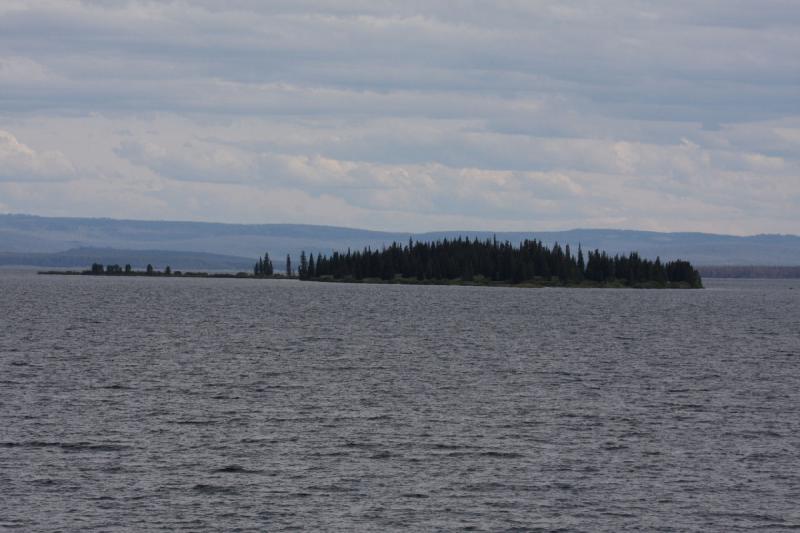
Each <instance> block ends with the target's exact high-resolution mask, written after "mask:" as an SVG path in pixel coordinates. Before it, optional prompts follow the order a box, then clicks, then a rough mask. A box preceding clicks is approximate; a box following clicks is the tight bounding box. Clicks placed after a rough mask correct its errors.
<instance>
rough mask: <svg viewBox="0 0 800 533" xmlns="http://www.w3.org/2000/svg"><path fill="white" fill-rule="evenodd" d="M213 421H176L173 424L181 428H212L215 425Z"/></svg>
mask: <svg viewBox="0 0 800 533" xmlns="http://www.w3.org/2000/svg"><path fill="white" fill-rule="evenodd" d="M216 423H217V422H216V421H215V420H176V421H175V422H173V424H178V425H181V426H212V425H214V424H216Z"/></svg>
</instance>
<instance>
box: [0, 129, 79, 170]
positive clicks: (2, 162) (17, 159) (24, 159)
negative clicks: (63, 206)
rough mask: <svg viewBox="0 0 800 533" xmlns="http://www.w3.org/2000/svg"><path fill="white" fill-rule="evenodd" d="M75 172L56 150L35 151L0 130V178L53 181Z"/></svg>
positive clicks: (70, 164)
mask: <svg viewBox="0 0 800 533" xmlns="http://www.w3.org/2000/svg"><path fill="white" fill-rule="evenodd" d="M74 174H75V169H74V168H73V166H72V163H70V161H69V160H68V159H67V158H65V157H64V154H62V153H60V152H57V151H45V152H37V151H36V150H33V149H32V148H30V147H29V146H27V145H25V144H23V143H21V142H20V141H19V140H18V139H17V138H16V137H14V136H13V135H12V134H11V133H9V132H7V131H3V130H0V180H2V181H34V180H36V181H41V180H44V181H53V180H62V179H68V178H70V177H71V176H73V175H74Z"/></svg>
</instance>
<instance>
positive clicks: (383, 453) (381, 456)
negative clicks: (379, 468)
mask: <svg viewBox="0 0 800 533" xmlns="http://www.w3.org/2000/svg"><path fill="white" fill-rule="evenodd" d="M391 456H392V454H391V453H389V452H387V451H386V450H384V451H380V452H378V453H376V454H374V455H372V456H371V457H370V459H389V458H390V457H391Z"/></svg>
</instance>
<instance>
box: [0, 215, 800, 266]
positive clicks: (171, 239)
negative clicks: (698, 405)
mask: <svg viewBox="0 0 800 533" xmlns="http://www.w3.org/2000/svg"><path fill="white" fill-rule="evenodd" d="M495 234H496V236H497V238H498V239H499V240H509V241H511V242H514V243H519V242H520V241H522V240H523V239H530V238H536V239H539V240H542V241H543V242H544V243H545V244H547V245H551V244H552V243H554V242H559V243H561V244H562V245H563V244H569V245H570V246H572V247H574V248H577V246H578V244H581V245H582V246H583V248H584V249H595V248H599V249H601V250H606V251H608V252H611V253H626V252H630V251H638V252H639V253H640V254H641V255H642V256H644V257H649V258H655V257H656V256H660V257H661V258H662V259H688V260H690V261H692V262H693V263H695V264H696V265H715V266H727V265H773V266H791V265H800V237H798V236H794V235H755V236H751V237H737V236H732V235H715V234H707V233H658V232H651V231H631V230H613V229H575V230H569V231H541V232H537V231H531V232H496V233H494V232H491V231H467V230H464V231H441V232H429V233H406V232H380V231H369V230H362V229H352V228H340V227H334V226H311V225H301V224H220V223H210V222H162V221H142V220H116V219H105V218H101V219H98V218H51V217H38V216H31V215H0V252H14V253H18V254H31V253H54V252H67V251H68V250H69V251H70V253H71V254H73V256H75V255H74V254H75V253H76V250H80V249H86V248H95V249H96V248H104V249H113V250H116V251H120V252H121V251H122V250H138V251H142V252H144V251H149V253H155V252H156V251H159V250H168V251H169V252H170V253H172V252H192V253H200V254H216V255H217V256H227V257H226V258H225V259H222V258H219V257H218V260H219V261H222V262H225V261H228V262H231V264H235V265H242V263H241V261H243V260H244V258H250V261H251V262H252V261H253V260H254V259H255V258H256V257H257V256H259V255H262V254H263V253H264V252H265V251H269V253H270V255H271V256H272V257H273V258H274V259H275V260H276V266H277V265H279V264H281V262H282V259H283V258H284V257H285V256H286V254H287V253H289V254H291V255H292V256H293V257H294V258H296V257H297V256H298V255H299V253H300V251H301V250H305V251H306V252H311V253H315V254H317V253H319V252H323V253H330V252H331V251H332V250H334V249H335V250H346V249H347V248H352V249H359V248H363V247H364V246H371V247H373V248H374V247H381V246H383V245H388V244H390V243H391V242H393V241H401V242H405V241H408V239H409V238H410V237H413V238H414V239H415V240H436V239H441V238H444V237H448V238H450V237H455V236H459V235H461V236H469V237H478V238H481V239H485V238H491V237H492V236H493V235H495ZM107 251H108V250H107ZM80 253H83V254H84V256H86V257H88V256H89V255H91V253H86V252H85V251H84V252H80ZM158 253H159V254H164V253H167V252H158ZM125 254H128V256H129V257H130V255H131V253H130V252H124V253H122V255H115V256H114V257H116V258H118V259H114V260H113V262H119V263H125V262H132V261H134V259H128V260H123V259H122V257H123V256H124V255H125ZM97 257H99V256H97ZM150 257H151V258H153V257H162V256H159V255H156V256H150ZM190 257H193V258H192V259H191V260H190ZM34 259H35V258H32V259H31V260H34ZM184 259H185V260H186V261H187V263H186V265H185V266H178V265H179V264H180V263H179V262H178V261H177V260H171V266H172V267H173V268H212V267H210V266H207V267H204V266H203V265H205V264H208V263H203V262H202V261H205V260H209V259H208V256H207V255H206V256H205V259H203V258H202V257H201V256H189V255H187V256H184ZM39 260H44V259H41V258H40V259H39ZM98 261H99V259H98ZM193 261H197V262H196V263H195V262H193ZM215 261H217V260H215ZM105 262H108V261H105ZM148 262H153V264H159V265H160V264H162V263H165V261H164V260H163V259H155V260H154V261H148ZM89 263H91V261H90V262H89ZM26 264H32V263H26ZM214 264H220V263H219V262H216V263H214ZM41 266H46V265H41ZM76 266H77V265H76ZM240 268H243V266H235V267H232V268H231V269H240Z"/></svg>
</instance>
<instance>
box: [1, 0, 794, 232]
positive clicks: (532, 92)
mask: <svg viewBox="0 0 800 533" xmlns="http://www.w3.org/2000/svg"><path fill="white" fill-rule="evenodd" d="M797 50H800V9H799V8H798V7H797V5H796V2H793V1H781V0H767V1H764V2H759V3H753V2H749V1H744V0H740V1H736V0H734V1H730V0H729V1H725V2H722V1H717V0H707V1H701V2H696V1H695V2H691V3H690V2H688V1H687V2H683V1H677V2H671V3H669V4H668V5H664V3H659V2H650V1H624V2H623V1H615V0H611V1H609V2H604V3H603V4H602V7H600V5H599V4H597V3H593V2H580V1H578V2H567V3H565V2H555V1H553V2H549V1H539V2H515V1H507V2H496V3H492V4H491V5H489V4H486V3H485V2H469V1H467V2H461V3H459V4H457V7H456V5H454V4H453V3H452V2H405V3H396V2H381V1H377V2H374V1H373V2H363V1H358V0H353V1H341V2H323V1H319V2H311V1H299V2H298V1H292V2H288V1H287V2H281V1H277V2H259V1H247V0H239V1H230V2H225V3H224V7H223V4H222V3H219V2H212V1H208V2H205V1H193V2H177V1H175V2H149V1H124V0H119V1H114V0H102V1H101V0H98V1H89V0H85V1H82V2H62V1H51V2H48V1H30V2H27V1H19V0H8V1H6V2H3V3H2V5H0V209H2V210H6V211H13V212H32V213H39V214H51V215H76V216H77V215H96V216H125V217H136V218H163V219H192V220H221V221H232V222H234V221H235V222H283V221H285V222H310V223H322V224H344V225H355V226H362V227H369V228H375V229H399V230H402V229H407V230H413V231H419V230H433V229H451V228H466V229H479V228H482V229H497V230H501V229H514V230H536V229H563V228H569V227H609V226H613V227H625V228H640V229H654V230H700V231H713V232H725V233H740V234H744V233H758V232H787V233H800V216H798V215H799V214H800V99H798V98H797V95H798V94H800V54H797V53H796V52H797Z"/></svg>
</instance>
